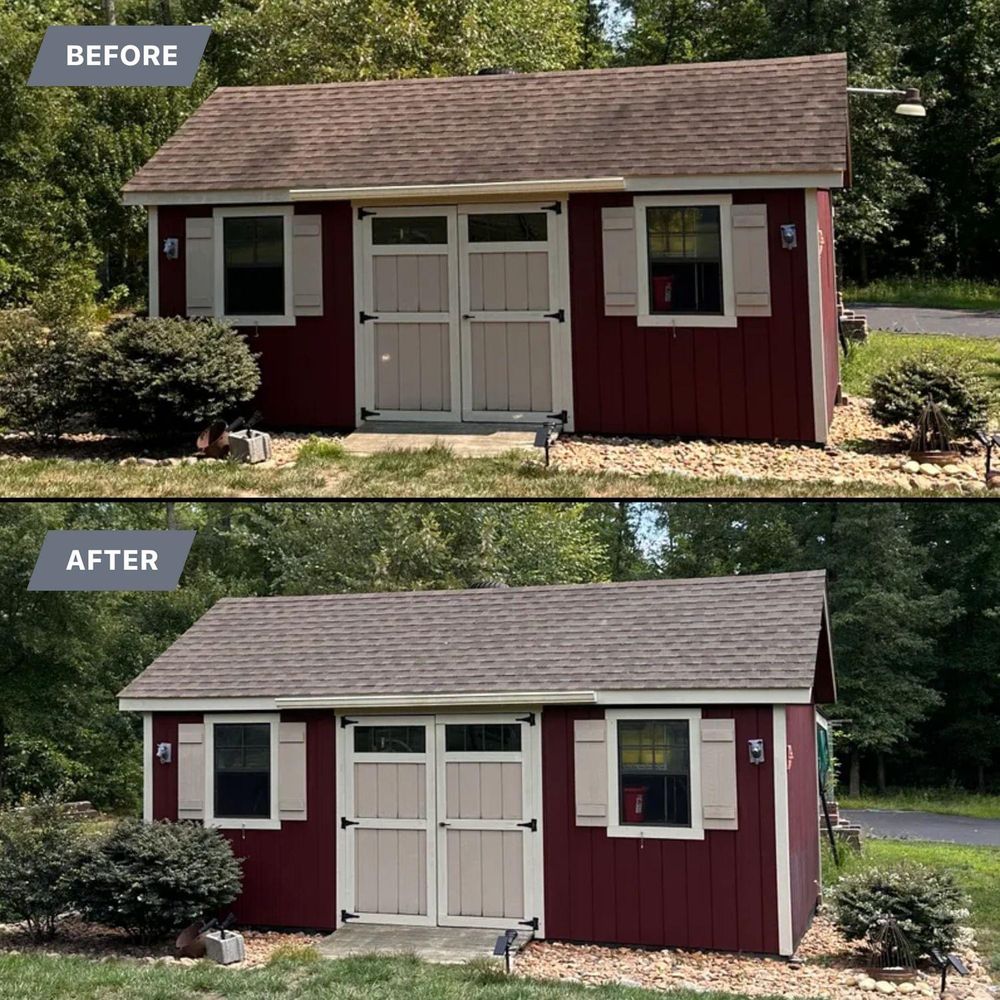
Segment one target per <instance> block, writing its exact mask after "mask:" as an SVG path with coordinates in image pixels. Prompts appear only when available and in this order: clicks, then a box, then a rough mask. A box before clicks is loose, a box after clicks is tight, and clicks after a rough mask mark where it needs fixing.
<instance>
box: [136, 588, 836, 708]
mask: <svg viewBox="0 0 1000 1000" xmlns="http://www.w3.org/2000/svg"><path fill="white" fill-rule="evenodd" d="M825 594H826V583H825V574H824V573H823V572H805V573H777V574H769V575H761V576H730V577H715V578H703V579H695V580H645V581H637V582H628V583H606V584H578V585H572V586H538V587H511V588H496V589H493V588H491V589H478V590H432V591H417V592H394V593H374V594H330V595H324V596H318V597H250V598H225V599H223V600H221V601H219V602H218V603H217V604H216V605H215V606H214V607H213V608H212V609H211V610H209V611H208V612H207V613H206V614H205V615H203V616H202V617H201V618H200V619H199V620H198V621H197V622H195V624H194V625H192V626H191V628H190V629H188V631H187V632H185V633H184V635H182V636H181V637H180V638H179V639H178V640H177V641H176V642H175V643H174V644H173V645H172V646H170V648H169V649H167V650H166V652H164V653H163V654H162V655H161V656H159V657H157V659H156V660H154V661H153V663H152V664H151V665H150V666H149V667H147V668H146V670H144V671H143V672H142V673H141V674H140V675H139V676H138V677H137V678H136V679H135V680H134V681H132V683H131V684H129V685H128V687H126V688H125V689H124V690H123V691H122V692H121V693H120V695H119V697H122V698H217V697H226V698H232V697H274V698H281V697H286V698H287V697H323V696H327V697H332V696H345V695H350V696H355V695H358V696H360V695H387V696H403V697H404V698H405V696H408V695H447V694H456V693H463V694H464V693H470V692H484V693H485V692H496V691H504V692H518V691H545V692H562V691H591V690H593V691H609V690H640V689H641V690H657V689H661V690H662V689H670V690H674V689H695V688H697V689H720V690H725V689H736V690H754V689H774V688H781V689H789V688H796V689H800V690H804V691H807V690H809V689H810V688H812V687H813V684H814V679H815V678H816V676H817V664H818V663H821V674H820V679H819V680H818V681H817V682H816V684H817V691H818V692H819V697H820V698H821V699H822V700H829V699H832V698H833V693H832V688H833V682H832V666H831V665H830V662H829V647H828V645H827V636H826V627H827V626H826V611H825Z"/></svg>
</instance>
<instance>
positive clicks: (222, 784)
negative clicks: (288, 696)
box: [205, 714, 281, 829]
mask: <svg viewBox="0 0 1000 1000" xmlns="http://www.w3.org/2000/svg"><path fill="white" fill-rule="evenodd" d="M279 724H280V720H279V717H278V716H277V715H262V714H257V715H246V714H242V715H216V716H206V717H205V766H206V779H207V783H208V787H207V789H206V795H205V825H206V826H221V827H227V828H230V829H240V828H246V829H253V828H257V829H278V828H279V827H280V826H281V821H280V818H279V815H278V789H277V784H278V728H279Z"/></svg>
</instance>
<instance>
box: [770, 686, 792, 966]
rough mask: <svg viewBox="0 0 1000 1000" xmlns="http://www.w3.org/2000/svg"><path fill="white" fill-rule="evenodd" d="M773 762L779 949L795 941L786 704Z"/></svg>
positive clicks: (788, 950) (780, 709)
mask: <svg viewBox="0 0 1000 1000" xmlns="http://www.w3.org/2000/svg"><path fill="white" fill-rule="evenodd" d="M773 713H774V734H773V738H772V740H771V764H772V767H773V768H774V854H775V861H776V866H775V867H776V868H777V871H778V953H779V954H781V955H784V956H785V957H790V956H791V954H792V952H793V950H794V948H793V945H792V861H791V848H790V846H789V840H788V726H787V719H786V716H785V706H784V705H775V706H774V709H773Z"/></svg>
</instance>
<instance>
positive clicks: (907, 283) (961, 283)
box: [841, 278, 1000, 309]
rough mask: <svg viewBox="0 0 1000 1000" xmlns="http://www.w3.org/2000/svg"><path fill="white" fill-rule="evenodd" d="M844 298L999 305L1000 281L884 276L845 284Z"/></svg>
mask: <svg viewBox="0 0 1000 1000" xmlns="http://www.w3.org/2000/svg"><path fill="white" fill-rule="evenodd" d="M841 291H842V292H843V293H844V301H845V302H875V303H879V304H881V303H886V304H887V305H888V304H891V305H901V306H924V307H926V308H929V309H1000V284H995V283H992V282H987V281H969V280H966V279H962V278H882V279H879V280H878V281H872V282H869V283H868V284H867V285H860V286H859V285H852V284H845V285H843V287H842V288H841Z"/></svg>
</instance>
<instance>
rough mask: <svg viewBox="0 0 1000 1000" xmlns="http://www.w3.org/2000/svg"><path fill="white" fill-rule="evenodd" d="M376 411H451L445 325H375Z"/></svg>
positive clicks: (449, 368) (449, 367)
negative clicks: (376, 362)
mask: <svg viewBox="0 0 1000 1000" xmlns="http://www.w3.org/2000/svg"><path fill="white" fill-rule="evenodd" d="M374 327H375V352H376V354H377V356H378V364H377V366H376V369H375V379H376V382H375V408H376V409H378V410H438V411H448V410H450V409H451V358H450V354H449V325H448V324H447V323H384V322H382V321H381V320H380V321H378V322H376V323H375V324H374Z"/></svg>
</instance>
